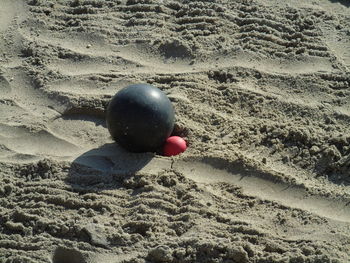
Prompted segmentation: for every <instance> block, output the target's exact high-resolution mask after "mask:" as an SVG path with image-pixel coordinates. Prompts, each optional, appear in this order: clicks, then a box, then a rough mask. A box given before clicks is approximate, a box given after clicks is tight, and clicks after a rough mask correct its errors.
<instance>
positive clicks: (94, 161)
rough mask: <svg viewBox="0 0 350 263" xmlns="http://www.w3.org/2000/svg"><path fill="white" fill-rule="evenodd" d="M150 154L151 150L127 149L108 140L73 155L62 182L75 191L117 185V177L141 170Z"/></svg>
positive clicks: (97, 189) (152, 155) (122, 177)
mask: <svg viewBox="0 0 350 263" xmlns="http://www.w3.org/2000/svg"><path fill="white" fill-rule="evenodd" d="M153 157H154V154H153V153H130V152H127V151H125V150H124V149H122V148H121V147H120V146H118V145H117V144H116V143H108V144H105V145H103V146H101V147H99V148H95V149H92V150H90V151H88V152H85V153H84V154H82V155H80V156H79V157H78V158H76V159H75V160H74V161H73V162H72V164H71V166H70V168H69V174H68V177H67V179H66V182H67V183H68V184H70V185H71V186H72V187H73V188H74V189H75V190H77V191H79V192H80V191H100V190H105V189H114V188H118V187H120V186H121V185H120V183H121V180H123V179H124V178H125V177H126V176H130V175H133V174H135V173H136V172H137V171H139V170H141V169H142V168H143V167H145V166H146V165H147V164H148V163H149V162H150V161H151V160H152V158H153Z"/></svg>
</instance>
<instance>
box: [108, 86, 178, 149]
mask: <svg viewBox="0 0 350 263" xmlns="http://www.w3.org/2000/svg"><path fill="white" fill-rule="evenodd" d="M106 120H107V127H108V130H109V132H110V134H111V136H112V137H113V139H114V140H115V141H116V142H117V143H118V144H119V145H120V146H122V147H124V148H125V149H127V150H129V151H132V152H155V151H157V149H159V148H160V147H161V146H162V145H163V144H164V142H165V140H166V139H167V138H168V137H169V136H170V134H171V133H172V131H173V128H174V121H175V116H174V109H173V106H172V104H171V102H170V100H169V98H168V97H167V96H166V95H165V94H164V93H163V92H162V91H161V90H160V89H158V88H156V87H154V86H152V85H149V84H134V85H130V86H127V87H125V88H123V89H121V90H120V91H119V92H118V93H117V94H116V95H115V96H114V97H113V98H112V100H111V101H110V103H109V105H108V107H107V116H106Z"/></svg>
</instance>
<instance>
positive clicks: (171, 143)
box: [163, 136, 187, 156]
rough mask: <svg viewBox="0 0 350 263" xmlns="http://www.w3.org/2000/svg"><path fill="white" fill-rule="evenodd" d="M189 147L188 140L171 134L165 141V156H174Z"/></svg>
mask: <svg viewBox="0 0 350 263" xmlns="http://www.w3.org/2000/svg"><path fill="white" fill-rule="evenodd" d="M186 149H187V145H186V141H185V140H184V139H182V138H181V137H179V136H170V137H169V138H168V139H166V141H165V145H164V149H163V153H164V155H165V156H174V155H178V154H180V153H183V152H184V151H185V150H186Z"/></svg>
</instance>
